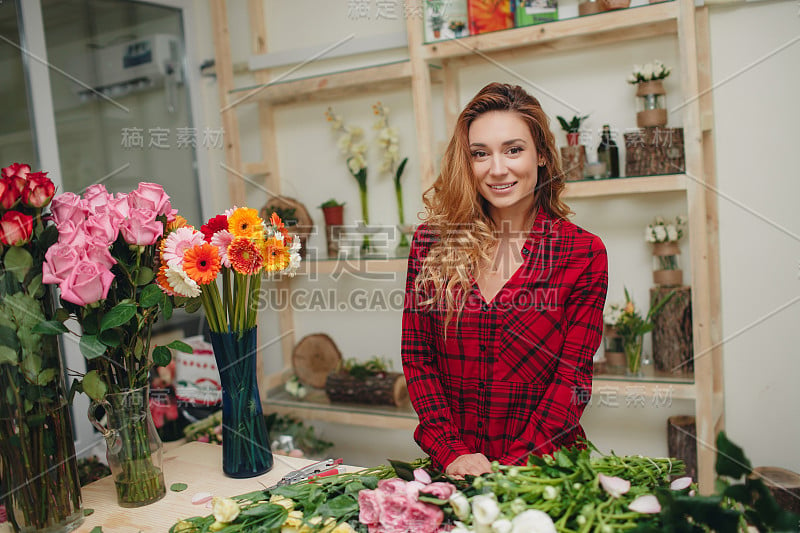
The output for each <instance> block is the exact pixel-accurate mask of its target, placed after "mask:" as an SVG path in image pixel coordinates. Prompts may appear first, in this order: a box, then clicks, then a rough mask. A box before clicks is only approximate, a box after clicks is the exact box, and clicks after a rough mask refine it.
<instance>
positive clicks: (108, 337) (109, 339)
mask: <svg viewBox="0 0 800 533" xmlns="http://www.w3.org/2000/svg"><path fill="white" fill-rule="evenodd" d="M99 339H100V342H102V343H103V344H105V345H106V346H110V347H111V348H116V347H117V346H119V345H120V343H121V342H122V340H121V335H120V334H119V332H118V331H117V330H115V329H109V330H106V331H104V332H102V333H101V334H100V337H99Z"/></svg>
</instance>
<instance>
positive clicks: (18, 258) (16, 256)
mask: <svg viewBox="0 0 800 533" xmlns="http://www.w3.org/2000/svg"><path fill="white" fill-rule="evenodd" d="M3 262H4V263H5V267H6V270H8V271H9V272H12V273H13V274H14V277H15V278H17V281H19V282H20V283H22V282H23V280H24V279H25V276H26V275H27V274H28V270H30V269H31V267H32V266H33V256H32V255H31V253H30V252H29V251H28V250H26V249H25V248H21V247H19V246H12V247H11V248H9V249H8V251H7V252H6V255H5V257H4V258H3Z"/></svg>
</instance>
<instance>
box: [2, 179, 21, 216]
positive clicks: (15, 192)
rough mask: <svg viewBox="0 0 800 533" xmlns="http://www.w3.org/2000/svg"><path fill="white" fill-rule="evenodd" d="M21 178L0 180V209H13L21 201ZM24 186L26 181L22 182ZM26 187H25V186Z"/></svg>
mask: <svg viewBox="0 0 800 533" xmlns="http://www.w3.org/2000/svg"><path fill="white" fill-rule="evenodd" d="M18 179H19V178H0V207H2V208H3V209H11V208H12V207H14V206H15V205H17V202H18V201H19V199H20V196H21V191H20V189H19V188H18V182H17V180H18ZM21 181H22V182H23V184H24V183H25V180H21ZM23 187H24V185H23Z"/></svg>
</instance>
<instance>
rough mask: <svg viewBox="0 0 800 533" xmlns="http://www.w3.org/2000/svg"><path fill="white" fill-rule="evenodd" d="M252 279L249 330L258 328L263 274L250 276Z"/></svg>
mask: <svg viewBox="0 0 800 533" xmlns="http://www.w3.org/2000/svg"><path fill="white" fill-rule="evenodd" d="M248 277H249V278H250V291H249V292H250V293H249V295H248V298H247V303H248V306H247V307H248V309H247V312H248V313H249V317H248V319H247V329H252V328H254V327H255V326H256V318H257V317H258V293H259V291H260V290H261V281H262V274H261V273H260V272H259V273H258V274H253V275H252V276H248Z"/></svg>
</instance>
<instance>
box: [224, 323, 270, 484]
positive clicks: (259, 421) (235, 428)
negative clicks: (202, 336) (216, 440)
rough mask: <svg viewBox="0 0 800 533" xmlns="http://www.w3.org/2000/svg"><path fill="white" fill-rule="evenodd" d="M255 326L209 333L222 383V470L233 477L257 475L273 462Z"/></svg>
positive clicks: (267, 468) (267, 470) (265, 470)
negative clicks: (262, 404) (260, 384)
mask: <svg viewBox="0 0 800 533" xmlns="http://www.w3.org/2000/svg"><path fill="white" fill-rule="evenodd" d="M257 329H258V328H251V329H249V330H247V331H243V332H236V331H233V332H228V333H215V332H213V331H212V332H211V344H212V346H213V347H214V358H215V359H216V360H217V368H219V375H220V381H221V382H222V383H221V384H222V470H223V472H225V475H226V476H228V477H232V478H250V477H255V476H259V475H261V474H263V473H265V472H269V471H270V470H271V469H272V465H273V462H274V459H273V457H272V450H271V448H270V439H269V434H268V433H267V423H266V419H265V418H264V415H263V412H262V410H261V398H260V395H259V393H258V381H257V374H256V361H257V358H258V348H257V336H258V335H257Z"/></svg>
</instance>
